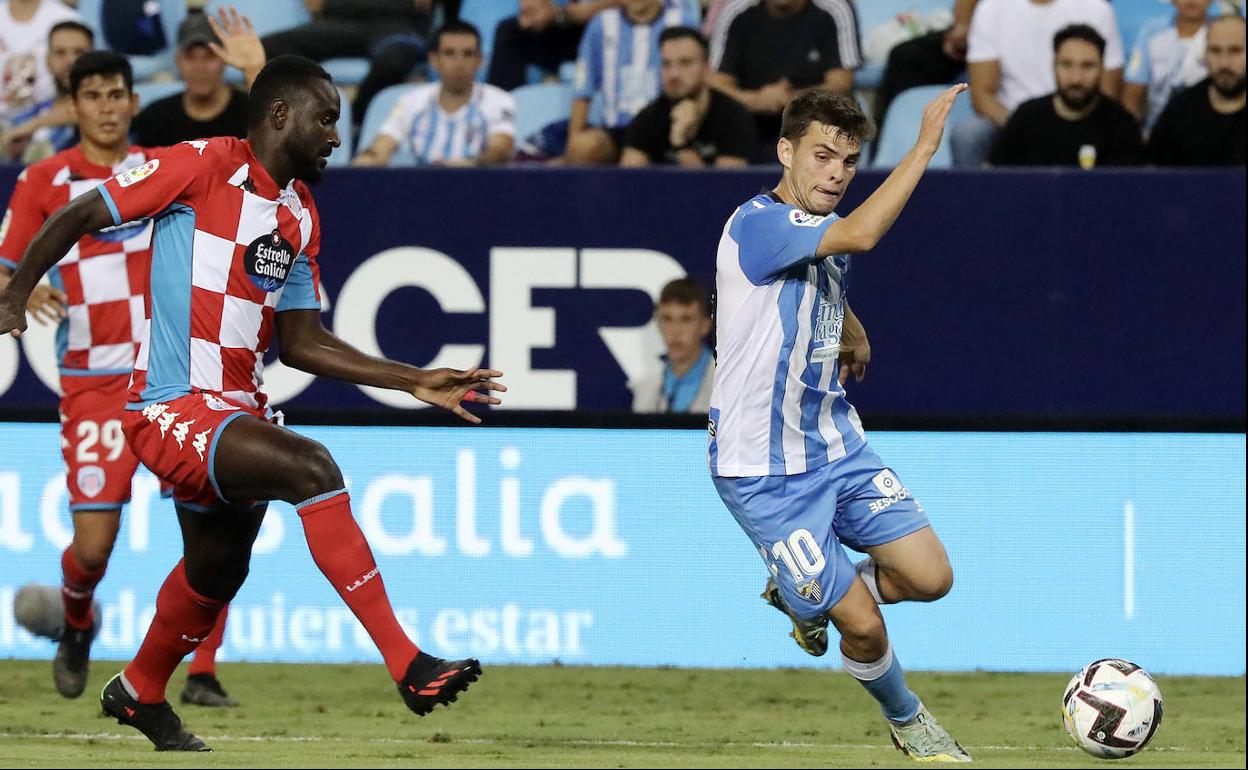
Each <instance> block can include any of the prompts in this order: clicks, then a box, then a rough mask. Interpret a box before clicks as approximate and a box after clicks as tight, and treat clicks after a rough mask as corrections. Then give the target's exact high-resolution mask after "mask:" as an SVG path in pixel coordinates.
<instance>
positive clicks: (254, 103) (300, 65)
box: [247, 54, 334, 128]
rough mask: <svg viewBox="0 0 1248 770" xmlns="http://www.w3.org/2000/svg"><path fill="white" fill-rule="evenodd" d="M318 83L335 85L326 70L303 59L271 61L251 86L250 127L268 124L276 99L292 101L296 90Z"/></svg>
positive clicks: (283, 57)
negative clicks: (292, 94)
mask: <svg viewBox="0 0 1248 770" xmlns="http://www.w3.org/2000/svg"><path fill="white" fill-rule="evenodd" d="M315 80H324V81H326V82H328V83H331V84H332V83H333V82H334V80H333V78H331V77H330V76H329V73H328V72H326V71H325V68H324V67H322V66H321V65H319V64H317V63H316V62H314V61H312V60H311V59H308V58H305V57H303V56H296V55H295V54H283V55H281V56H275V57H273V58H272V59H270V60H269V63H268V64H266V65H264V69H262V70H260V74H259V75H256V80H255V82H254V83H252V84H251V94H250V96H249V100H248V103H247V127H248V128H255V127H256V126H259V125H260V124H261V123H263V122H264V118H265V116H266V115H268V114H269V105H270V104H272V103H273V100H274V99H286V100H287V101H290V100H291V97H290V93H291V92H292V91H294V90H296V89H306V88H307V86H308V84H309V83H311V82H312V81H315Z"/></svg>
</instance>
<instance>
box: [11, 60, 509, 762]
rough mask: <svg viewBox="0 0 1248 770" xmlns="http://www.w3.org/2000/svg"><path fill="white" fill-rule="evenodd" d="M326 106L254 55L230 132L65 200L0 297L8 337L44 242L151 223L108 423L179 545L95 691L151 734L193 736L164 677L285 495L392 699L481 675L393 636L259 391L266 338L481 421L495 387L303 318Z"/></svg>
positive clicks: (321, 478) (316, 227) (178, 741)
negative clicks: (143, 296)
mask: <svg viewBox="0 0 1248 770" xmlns="http://www.w3.org/2000/svg"><path fill="white" fill-rule="evenodd" d="M338 116H339V102H338V92H337V90H336V89H335V88H334V87H333V84H332V82H331V80H330V77H329V75H328V74H327V73H326V72H325V70H324V69H322V68H321V67H320V66H319V65H317V64H316V63H314V62H312V61H311V60H308V59H304V58H302V57H298V56H281V57H278V58H276V59H274V60H272V61H271V62H269V63H268V64H267V65H266V66H265V68H264V70H263V71H262V72H261V73H260V75H259V77H257V78H256V81H255V84H254V85H253V86H252V90H251V108H250V115H249V130H248V138H247V140H245V141H240V140H237V139H232V138H217V139H211V140H208V141H197V142H186V143H183V144H181V145H178V146H176V147H174V148H171V149H170V150H169V151H168V152H166V153H165V154H162V155H161V156H160V157H158V158H155V159H153V160H150V161H148V162H147V163H145V164H144V165H142V166H139V167H137V168H134V169H131V170H130V171H127V172H125V173H122V174H119V175H118V176H116V177H114V178H113V179H111V180H109V181H108V182H106V183H105V184H104V185H102V186H101V187H99V188H96V189H97V191H98V192H92V193H90V194H87V195H83V196H81V197H80V198H77V199H75V200H74V202H72V203H71V204H70V205H69V206H67V207H65V208H64V209H62V210H61V211H60V212H58V213H57V214H56V215H54V216H53V217H52V218H51V219H50V220H49V221H48V223H47V224H46V225H45V227H44V229H43V230H42V231H41V232H40V234H39V235H38V236H37V237H36V238H35V239H34V241H33V242H32V243H31V245H30V248H29V249H28V250H27V252H26V255H25V257H24V258H23V260H22V264H21V266H20V267H19V269H18V271H17V272H16V273H14V275H13V279H12V282H11V283H10V284H9V286H8V287H7V289H6V290H5V291H4V292H0V333H6V332H9V331H17V332H19V333H20V331H21V329H23V328H24V326H25V323H24V321H25V318H24V316H25V314H24V308H25V305H26V301H27V297H28V296H29V294H30V291H31V289H32V288H33V287H34V285H35V283H36V281H37V280H38V278H39V276H40V275H42V273H43V272H44V271H45V270H47V269H48V268H49V267H51V266H52V265H53V264H54V263H55V262H56V261H57V257H56V255H57V254H58V253H63V252H64V251H65V250H67V249H68V248H69V246H70V245H71V244H72V243H73V242H74V241H75V240H76V239H77V238H79V237H80V236H81V235H82V234H84V233H87V232H91V231H94V230H98V229H101V228H103V227H108V226H109V225H115V224H117V223H120V222H125V221H129V220H134V219H137V218H140V217H144V216H153V217H155V218H156V219H155V222H156V224H155V235H154V236H153V253H152V274H151V288H150V299H151V301H150V303H149V319H148V323H147V327H146V328H145V330H144V332H143V335H142V336H143V341H142V344H141V346H140V349H139V354H138V360H137V362H136V364H135V373H134V377H133V383H132V388H131V395H130V404H129V405H128V406H127V409H128V410H129V411H128V412H127V416H126V418H125V424H124V429H125V432H126V437H127V439H128V440H129V442H130V446H131V447H132V448H133V450H134V452H135V454H136V455H137V456H138V457H139V459H140V460H141V461H142V462H143V463H144V464H145V465H146V466H147V467H149V468H150V469H152V471H153V472H154V473H156V475H157V476H159V477H160V478H161V479H162V480H164V481H167V482H169V483H171V484H172V485H173V487H174V491H173V497H174V500H175V502H176V503H177V507H178V518H179V523H180V524H181V526H182V533H183V543H184V556H185V558H184V559H183V561H182V562H180V563H179V564H178V565H177V567H175V568H174V570H173V572H172V573H171V574H170V575H169V577H168V579H167V580H166V581H165V583H164V585H163V586H162V588H161V590H160V595H159V597H158V598H157V602H156V617H155V618H154V619H153V621H152V625H151V628H150V629H149V631H148V633H147V636H146V638H145V639H144V640H143V644H142V646H141V647H140V648H139V652H138V655H137V656H136V657H135V659H134V660H133V661H132V662H131V663H130V665H129V666H127V667H126V669H125V671H124V672H123V673H122V674H120V675H118V676H117V677H116V678H114V679H113V680H112V681H110V682H109V684H108V685H106V686H105V688H104V691H103V693H102V694H101V704H102V706H103V708H104V710H105V712H106V713H108V714H110V715H112V716H114V717H116V718H117V719H118V720H119V721H120V722H121V723H123V724H129V725H132V726H134V727H137V728H138V729H139V730H140V731H142V732H143V733H144V734H145V735H146V736H147V737H148V738H149V739H151V740H152V742H153V743H155V744H156V746H157V748H158V749H174V750H184V751H195V750H204V748H205V747H204V743H203V741H201V740H199V739H198V738H196V737H195V736H193V735H191V734H190V733H188V732H187V731H186V730H185V729H183V728H182V726H181V720H179V719H178V717H177V715H176V714H174V713H173V710H172V709H171V708H170V706H169V704H168V702H167V701H166V700H165V694H164V693H165V686H166V683H167V682H168V680H169V677H170V675H171V674H172V673H173V670H174V668H175V667H176V666H177V664H178V661H180V660H181V659H182V657H183V656H184V655H185V654H186V653H187V652H188V651H190V650H191V649H194V646H195V644H196V643H197V641H198V640H199V639H201V638H202V637H204V636H205V635H207V634H208V633H209V631H211V629H212V627H213V624H214V623H215V621H216V618H217V615H218V613H219V612H220V609H221V607H222V606H223V605H224V604H225V603H226V602H228V601H229V600H230V599H231V598H233V596H234V594H235V593H236V592H237V590H238V588H239V587H240V586H241V585H242V583H243V580H244V578H245V577H246V575H247V567H248V561H249V559H250V555H251V545H252V543H253V542H254V540H255V537H256V534H257V532H258V530H259V527H260V522H261V517H262V516H263V513H264V509H265V502H266V501H269V500H284V501H286V502H288V503H291V504H293V505H295V508H296V510H297V511H298V513H299V517H300V521H301V522H302V524H303V530H304V535H305V537H306V540H307V543H308V548H309V550H310V551H311V552H312V558H313V560H314V561H315V562H316V565H317V566H318V567H319V568H320V570H321V572H322V573H324V575H325V576H326V578H327V579H328V580H329V581H330V583H331V584H332V585H333V586H334V588H335V589H336V590H337V591H338V594H339V596H340V597H341V598H342V599H343V601H344V602H345V603H346V604H347V606H348V607H350V609H351V610H352V612H354V613H355V616H356V617H357V618H358V619H359V620H360V622H361V624H363V626H364V628H365V629H366V630H367V631H368V633H369V635H370V636H371V637H372V638H373V641H374V642H375V643H376V644H377V647H378V648H379V650H380V651H381V654H382V657H383V659H384V660H385V663H386V668H387V669H388V670H389V673H390V676H391V677H392V678H393V679H394V681H395V682H396V683H397V684H398V689H399V692H400V694H401V695H402V697H403V699H404V701H405V703H406V704H407V706H408V708H410V709H411V710H412V711H414V712H416V713H417V714H422V715H423V714H425V713H428V712H429V711H431V710H432V709H433V708H434V706H436V705H437V704H439V703H449V702H450V701H453V700H454V699H455V698H456V696H457V695H458V693H459V692H461V691H462V690H464V689H465V688H466V687H467V686H468V684H469V683H470V682H472V681H475V680H476V678H477V677H478V676H479V675H480V671H481V669H480V664H479V663H478V662H477V661H476V660H473V659H466V660H461V661H446V660H442V659H440V658H436V657H433V656H431V655H428V654H427V653H425V652H423V651H421V650H420V649H419V648H417V646H416V645H415V644H414V643H413V642H412V641H411V640H410V639H409V638H408V637H407V635H406V634H405V633H404V632H403V629H402V628H401V627H400V625H399V623H398V621H397V619H396V618H395V616H394V611H393V609H392V608H391V606H390V601H389V599H388V598H387V596H386V591H385V586H384V585H383V583H382V580H381V576H380V575H379V573H378V569H377V566H376V563H375V562H374V560H373V556H372V552H371V550H370V549H369V547H368V543H367V542H366V541H365V539H364V536H363V533H362V532H361V531H360V528H359V526H358V525H357V524H356V522H355V519H354V517H353V516H352V514H351V505H350V499H349V497H348V495H347V491H346V489H345V488H344V484H343V479H342V473H341V471H340V470H339V469H338V466H337V464H336V463H335V462H334V460H333V458H332V457H331V456H330V454H329V452H328V451H327V450H326V449H325V448H324V447H323V446H321V445H320V444H318V443H316V442H314V441H311V440H309V439H306V438H304V437H302V436H299V435H298V434H296V433H293V432H291V431H289V430H286V429H285V428H282V427H279V426H277V425H275V424H273V423H272V422H271V421H270V420H269V419H268V416H269V410H268V409H267V407H266V398H265V396H264V394H263V393H262V391H261V389H260V388H261V380H260V373H261V363H262V356H263V354H264V351H265V350H266V349H267V348H268V346H269V343H270V341H271V340H272V337H273V335H274V334H276V336H277V341H278V343H279V348H280V351H281V357H282V361H283V362H284V363H286V364H287V365H289V366H293V367H294V368H297V369H301V370H303V371H306V372H310V373H312V374H316V375H321V376H327V377H333V378H336V379H340V380H345V381H347V382H351V383H355V384H358V385H370V386H374V387H383V388H390V389H394V390H400V391H405V392H407V393H410V394H411V395H412V396H413V397H415V398H417V399H419V400H421V401H424V402H425V403H428V404H432V405H434V406H440V407H443V408H445V409H448V410H450V411H451V412H454V413H455V414H458V415H459V416H461V417H463V418H464V419H465V420H468V421H469V422H474V423H476V422H480V419H479V418H478V417H476V416H475V415H473V414H471V413H470V412H468V411H467V410H466V409H465V408H464V406H463V404H462V403H461V402H465V401H469V402H472V401H475V402H478V403H485V404H497V403H500V401H499V399H498V398H496V397H495V396H493V395H491V392H492V391H504V390H506V388H505V387H504V386H503V385H502V384H501V383H498V382H496V381H495V380H494V378H497V377H501V376H502V374H501V372H496V371H492V370H488V369H473V370H469V371H459V370H455V369H434V370H421V369H417V368H415V367H412V366H408V365H406V364H401V363H397V362H394V361H389V360H386V359H380V358H374V357H371V356H367V355H365V354H363V353H361V352H360V351H358V350H356V349H355V348H353V347H351V346H350V345H348V344H346V343H345V342H343V341H342V340H340V339H338V338H337V337H335V336H333V335H332V334H330V333H329V332H328V331H327V330H326V329H325V328H324V326H322V325H321V319H320V298H319V296H318V290H317V280H316V275H317V261H318V259H319V256H320V254H319V252H320V222H319V219H318V215H317V213H316V207H315V204H314V203H313V200H312V195H311V191H310V190H309V188H308V186H307V183H308V182H314V181H316V180H317V179H319V178H320V176H321V174H322V172H323V171H324V168H325V165H326V159H327V158H328V156H329V154H330V153H331V152H332V151H333V149H334V148H336V147H338V145H339V138H338V131H337V128H336V127H335V124H336V122H337V120H338ZM58 249H59V250H60V251H59V252H58Z"/></svg>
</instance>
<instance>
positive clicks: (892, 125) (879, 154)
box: [871, 85, 971, 168]
mask: <svg viewBox="0 0 1248 770" xmlns="http://www.w3.org/2000/svg"><path fill="white" fill-rule="evenodd" d="M945 88H947V86H943V85H942V86H920V87H918V88H910V89H907V90H905V91H902V92H901V93H900V94H898V96H897V98H896V99H894V100H893V103H892V104H891V105H890V106H889V108H888V115H887V116H886V117H885V119H884V130H883V132H882V133H881V134H880V136H879V138H878V139H877V140H876V143H877V148H876V151H875V158H874V159H872V161H871V167H872V168H892V167H893V166H896V165H897V163H898V162H899V161H900V160H901V158H902V156H904V155H905V154H906V153H907V152H909V151H910V148H911V147H912V146H913V145H914V138H915V137H916V136H917V135H918V130H919V122H920V121H921V120H922V119H923V108H925V107H926V106H927V105H928V103H929V102H930V101H931V100H932V99H935V98H936V97H937V96H938V95H940V93H941V92H942V91H944V90H945ZM970 114H971V102H970V100H969V99H965V98H959V99H958V100H957V101H956V102H954V105H953V112H952V113H950V115H949V124H950V125H952V124H953V123H954V122H956V121H958V120H961V119H962V118H964V117H966V116H968V115H970ZM952 165H953V155H952V153H951V152H950V150H949V132H948V131H945V135H944V137H942V138H941V140H940V148H939V149H937V150H936V155H935V156H933V157H932V162H931V163H930V164H929V165H928V168H950V167H951V166H952Z"/></svg>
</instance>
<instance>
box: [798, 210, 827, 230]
mask: <svg viewBox="0 0 1248 770" xmlns="http://www.w3.org/2000/svg"><path fill="white" fill-rule="evenodd" d="M825 219H827V217H821V216H819V215H818V214H807V213H806V212H805V211H801V210H799V209H793V210H792V211H790V212H789V221H790V222H792V223H793V224H795V225H797V226H798V227H815V226H816V225H818V224H819V223H820V222H822V221H823V220H825Z"/></svg>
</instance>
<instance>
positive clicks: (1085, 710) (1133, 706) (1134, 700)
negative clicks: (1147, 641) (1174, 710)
mask: <svg viewBox="0 0 1248 770" xmlns="http://www.w3.org/2000/svg"><path fill="white" fill-rule="evenodd" d="M1161 711H1162V701H1161V690H1159V689H1157V683H1156V682H1154V681H1153V678H1152V677H1151V676H1149V675H1148V672H1147V671H1145V670H1144V669H1142V668H1140V667H1139V666H1137V665H1135V664H1134V663H1132V662H1130V661H1126V660H1119V659H1117V658H1104V659H1102V660H1098V661H1095V662H1093V663H1089V664H1088V665H1086V666H1084V668H1083V670H1082V671H1080V672H1079V673H1078V674H1075V676H1074V678H1072V679H1071V680H1070V683H1069V684H1068V685H1066V691H1065V692H1064V693H1063V694H1062V723H1063V724H1064V725H1065V726H1066V732H1068V733H1070V737H1071V738H1073V739H1074V740H1075V743H1076V744H1078V745H1079V748H1081V749H1083V750H1084V751H1086V752H1088V753H1089V754H1091V755H1092V756H1094V757H1101V758H1103V759H1122V758H1123V757H1129V756H1131V755H1132V754H1136V753H1138V752H1139V751H1141V750H1143V748H1144V747H1145V746H1147V745H1148V742H1149V741H1150V740H1152V738H1153V736H1154V735H1155V734H1156V733H1157V728H1158V727H1159V726H1160V725H1161Z"/></svg>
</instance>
